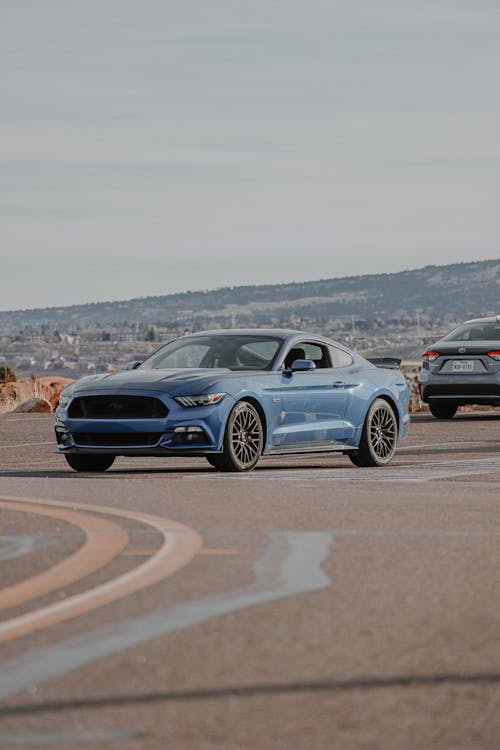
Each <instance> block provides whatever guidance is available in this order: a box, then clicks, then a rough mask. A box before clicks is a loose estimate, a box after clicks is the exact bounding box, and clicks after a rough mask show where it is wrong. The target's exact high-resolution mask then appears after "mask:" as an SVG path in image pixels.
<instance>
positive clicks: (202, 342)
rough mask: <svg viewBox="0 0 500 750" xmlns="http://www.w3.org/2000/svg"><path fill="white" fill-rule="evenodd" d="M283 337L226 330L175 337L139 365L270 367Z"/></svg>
mask: <svg viewBox="0 0 500 750" xmlns="http://www.w3.org/2000/svg"><path fill="white" fill-rule="evenodd" d="M282 343H283V341H282V339H279V338H274V337H270V336H252V335H242V334H235V335H231V334H227V335H224V336H190V337H186V338H184V339H176V340H175V341H172V342H171V343H169V344H165V346H163V347H162V348H161V349H159V350H158V351H157V352H155V353H154V354H152V355H151V356H150V357H148V359H146V360H145V361H144V362H143V363H142V365H141V368H142V369H145V370H164V369H169V368H200V367H202V368H204V367H222V368H228V369H229V370H269V369H270V368H271V366H272V364H273V361H274V359H275V357H276V354H277V353H278V351H279V349H280V347H281V344H282Z"/></svg>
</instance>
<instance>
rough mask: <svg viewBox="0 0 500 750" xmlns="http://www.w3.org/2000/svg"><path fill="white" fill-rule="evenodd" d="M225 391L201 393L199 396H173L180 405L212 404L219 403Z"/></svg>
mask: <svg viewBox="0 0 500 750" xmlns="http://www.w3.org/2000/svg"><path fill="white" fill-rule="evenodd" d="M225 395H226V394H225V393H203V394H202V395H200V396H175V400H176V401H177V403H178V404H180V405H181V406H213V405H214V404H220V402H221V401H222V399H223V398H224V396H225Z"/></svg>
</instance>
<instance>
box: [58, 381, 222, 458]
mask: <svg viewBox="0 0 500 750" xmlns="http://www.w3.org/2000/svg"><path fill="white" fill-rule="evenodd" d="M161 398H162V400H163V401H164V402H165V404H166V406H167V407H168V415H167V416H166V417H164V418H160V419H95V418H94V419H88V418H71V417H69V416H68V412H67V410H66V409H62V408H58V409H57V411H56V421H55V433H56V440H57V449H58V451H59V452H60V453H63V454H68V453H80V454H93V455H95V454H101V455H106V454H107V455H114V456H179V455H189V456H193V455H206V454H207V453H219V452H220V451H221V450H222V443H223V439H224V429H225V424H226V421H227V417H228V415H229V412H230V410H231V408H232V405H233V404H234V401H233V399H231V398H230V397H228V396H226V397H225V398H224V399H223V401H222V402H220V403H219V404H217V405H214V406H201V407H193V408H184V407H182V406H180V405H179V404H177V402H176V401H175V400H174V399H172V398H170V397H168V396H166V395H165V394H163V395H162V397H161Z"/></svg>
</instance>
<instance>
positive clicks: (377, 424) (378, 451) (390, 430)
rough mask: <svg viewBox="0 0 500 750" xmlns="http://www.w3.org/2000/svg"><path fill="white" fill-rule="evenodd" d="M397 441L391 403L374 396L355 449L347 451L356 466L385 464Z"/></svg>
mask: <svg viewBox="0 0 500 750" xmlns="http://www.w3.org/2000/svg"><path fill="white" fill-rule="evenodd" d="M397 442H398V422H397V419H396V415H395V414H394V410H393V408H392V407H391V405H390V404H389V403H388V402H387V401H384V399H382V398H376V399H375V401H374V402H373V403H372V405H371V406H370V408H369V409H368V414H367V415H366V419H365V423H364V425H363V432H362V435H361V441H360V443H359V448H358V450H357V451H355V452H352V453H349V458H350V459H351V461H352V462H353V464H355V465H356V466H386V464H388V463H389V462H390V461H391V460H392V457H393V456H394V453H395V451H396V445H397Z"/></svg>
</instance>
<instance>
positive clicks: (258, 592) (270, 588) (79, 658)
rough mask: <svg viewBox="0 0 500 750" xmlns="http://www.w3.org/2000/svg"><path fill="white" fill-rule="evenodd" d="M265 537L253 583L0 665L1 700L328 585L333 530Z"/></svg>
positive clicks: (43, 649) (172, 607)
mask: <svg viewBox="0 0 500 750" xmlns="http://www.w3.org/2000/svg"><path fill="white" fill-rule="evenodd" d="M261 533H262V532H261ZM266 536H267V537H268V539H269V544H268V547H267V548H266V550H265V551H264V553H263V555H262V557H261V558H260V559H258V560H257V561H256V562H255V563H254V564H253V572H254V576H255V578H254V581H253V582H251V583H249V584H247V585H245V586H243V587H238V588H235V589H232V590H230V591H225V592H223V593H220V594H211V595H208V596H205V597H202V598H200V599H194V600H190V601H187V602H184V603H181V604H174V605H167V606H166V607H161V608H159V609H156V610H154V611H152V612H148V613H147V614H143V615H137V616H135V617H131V618H128V619H123V620H121V621H120V622H119V623H118V624H117V623H112V624H111V625H105V626H103V627H100V628H97V629H95V630H90V631H86V632H83V633H80V634H78V635H76V636H74V637H72V638H69V639H67V640H64V641H59V642H58V643H55V644H53V645H51V646H47V647H42V648H38V649H35V650H33V651H26V652H24V653H23V654H21V655H19V656H15V657H13V658H12V659H9V660H8V661H5V662H4V663H3V664H1V665H0V700H5V698H9V697H10V696H12V695H15V694H16V693H19V692H20V691H22V690H26V689H28V688H30V687H33V685H38V684H40V683H41V682H46V681H47V680H50V679H54V678H58V677H61V676H63V675H65V674H67V673H68V672H71V671H72V670H74V669H77V668H78V667H82V666H85V665H86V664H89V663H91V662H94V661H96V660H97V659H102V658H109V657H110V656H113V655H114V654H117V653H120V652H121V651H124V650H126V649H129V648H132V647H133V646H137V645H138V644H141V643H144V642H145V641H148V640H152V639H154V638H162V637H164V636H166V635H168V634H169V633H174V632H176V631H179V630H184V629H185V628H188V627H192V626H196V625H200V624H202V623H205V622H207V621H208V620H211V619H212V618H214V617H222V616H223V615H227V614H231V613H233V612H238V611H242V610H245V609H246V608H247V607H253V606H256V605H262V604H269V603H272V602H276V601H279V600H281V599H285V598H288V597H290V596H296V595H297V594H305V593H308V592H314V591H319V590H321V589H324V588H327V587H328V586H330V584H331V581H330V578H329V577H328V575H327V574H326V573H325V571H324V570H323V567H322V565H323V563H324V562H325V560H326V559H327V558H328V555H329V553H330V549H331V545H332V542H333V538H332V534H331V533H330V532H326V533H325V532H322V531H300V532H289V531H286V532H282V533H279V534H273V533H271V534H266Z"/></svg>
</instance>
